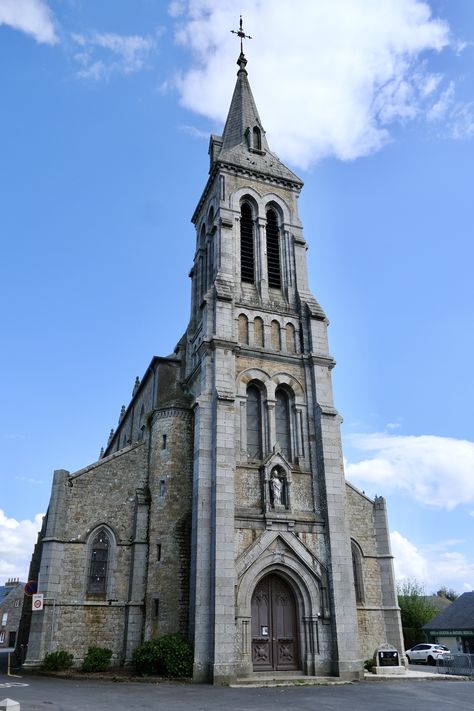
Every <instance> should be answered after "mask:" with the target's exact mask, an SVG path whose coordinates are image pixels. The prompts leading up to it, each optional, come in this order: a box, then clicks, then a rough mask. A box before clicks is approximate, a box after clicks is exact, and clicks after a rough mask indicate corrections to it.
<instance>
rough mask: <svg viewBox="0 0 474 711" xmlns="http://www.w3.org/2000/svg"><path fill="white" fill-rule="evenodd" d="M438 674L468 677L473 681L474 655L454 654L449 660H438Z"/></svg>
mask: <svg viewBox="0 0 474 711" xmlns="http://www.w3.org/2000/svg"><path fill="white" fill-rule="evenodd" d="M436 666H437V668H438V674H453V675H456V676H469V677H471V678H472V679H474V654H463V653H461V652H456V653H455V654H451V656H450V658H449V659H440V660H438V663H437V665H436Z"/></svg>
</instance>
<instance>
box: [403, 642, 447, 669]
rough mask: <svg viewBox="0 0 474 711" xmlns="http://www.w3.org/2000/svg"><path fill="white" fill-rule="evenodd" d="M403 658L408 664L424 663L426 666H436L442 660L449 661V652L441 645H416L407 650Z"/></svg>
mask: <svg viewBox="0 0 474 711" xmlns="http://www.w3.org/2000/svg"><path fill="white" fill-rule="evenodd" d="M405 656H406V658H407V660H408V664H417V663H418V662H426V664H436V662H437V661H439V660H442V659H449V658H450V656H451V652H450V651H449V649H448V648H447V647H445V646H444V645H442V644H416V645H415V646H414V647H412V648H411V649H407V650H406V652H405Z"/></svg>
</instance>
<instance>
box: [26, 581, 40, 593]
mask: <svg viewBox="0 0 474 711" xmlns="http://www.w3.org/2000/svg"><path fill="white" fill-rule="evenodd" d="M23 590H24V591H25V595H34V594H35V592H37V590H38V583H37V582H36V580H29V581H28V582H27V583H26V585H25V587H24V588H23Z"/></svg>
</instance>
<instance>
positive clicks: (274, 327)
mask: <svg viewBox="0 0 474 711" xmlns="http://www.w3.org/2000/svg"><path fill="white" fill-rule="evenodd" d="M271 333H272V348H273V350H274V351H281V336H280V324H279V323H278V321H272V323H271Z"/></svg>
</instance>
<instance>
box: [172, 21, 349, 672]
mask: <svg viewBox="0 0 474 711" xmlns="http://www.w3.org/2000/svg"><path fill="white" fill-rule="evenodd" d="M241 31H242V28H241ZM237 34H238V33H237ZM239 36H241V35H239ZM237 65H238V72H237V81H236V85H235V89H234V93H233V96H232V100H231V104H230V109H229V113H228V116H227V121H226V123H225V127H224V131H223V134H222V136H215V135H213V136H211V139H210V145H209V156H210V169H209V178H208V181H207V183H206V186H205V188H204V191H203V193H202V196H201V198H200V200H199V203H198V205H197V208H196V210H195V213H194V215H193V220H192V221H193V223H194V225H195V227H196V252H195V256H194V263H193V267H192V270H191V273H190V276H191V279H192V304H191V318H190V323H189V326H188V329H187V334H186V351H187V352H186V387H187V389H188V392H190V393H191V394H192V395H193V397H194V422H195V427H194V474H193V529H192V555H191V559H192V569H191V593H190V597H191V601H190V608H191V633H192V635H193V636H194V644H195V669H194V674H195V679H196V680H198V679H202V680H203V679H207V678H211V679H212V680H213V681H214V683H219V682H224V683H225V682H227V681H228V680H229V679H231V678H233V677H234V676H235V675H239V674H247V673H251V672H252V671H258V670H259V669H261V670H264V669H272V670H275V671H278V670H285V669H300V670H302V671H303V672H304V673H307V674H336V675H338V676H340V677H343V678H356V677H358V676H359V675H360V674H361V671H362V661H361V654H360V651H359V638H358V629H357V612H356V599H355V592H354V579H353V568H352V558H351V542H350V534H349V527H348V517H347V512H346V503H345V481H344V472H343V461H342V450H341V442H340V432H339V428H340V417H339V415H338V413H337V411H336V409H335V408H334V404H333V399H332V388H331V370H332V368H333V367H334V365H335V363H334V360H333V359H332V357H331V356H330V355H329V351H328V343H327V334H326V331H327V325H328V322H327V319H326V316H325V314H324V312H323V310H322V308H321V307H320V305H319V304H318V302H317V301H316V299H315V298H314V296H313V295H312V294H311V292H310V289H309V286H308V277H307V264H306V251H307V248H308V247H307V244H306V242H305V239H304V237H303V229H302V225H301V222H300V219H299V216H298V197H299V194H300V191H301V188H302V186H303V183H302V181H301V179H300V178H299V177H298V176H297V175H295V174H294V173H293V172H292V171H291V170H290V169H289V168H287V167H286V166H285V165H284V164H283V163H282V162H281V161H280V160H279V158H278V157H277V156H276V155H275V153H273V152H272V151H271V149H270V146H269V143H268V140H267V136H266V133H265V130H264V127H263V124H262V121H261V119H260V116H259V113H258V111H257V107H256V104H255V101H254V98H253V95H252V91H251V88H250V84H249V80H248V73H247V60H246V58H245V56H244V53H243V51H241V53H240V56H239V58H238V60H237ZM269 595H270V597H269ZM285 595H287V596H288V606H287V607H288V609H290V607H291V609H292V610H293V611H292V612H291V613H288V614H289V617H288V620H286V621H285V619H284V616H283V617H281V615H284V610H285V609H287V608H286V607H285V604H284V603H283V602H282V600H283V599H284V597H285ZM272 596H273V597H272ZM272 600H273V602H272ZM278 601H279V602H278ZM282 610H283V612H282ZM279 616H280V617H281V620H280V617H279ZM277 617H279V621H277V619H276V618H277ZM290 617H291V620H292V621H291V620H290Z"/></svg>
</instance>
